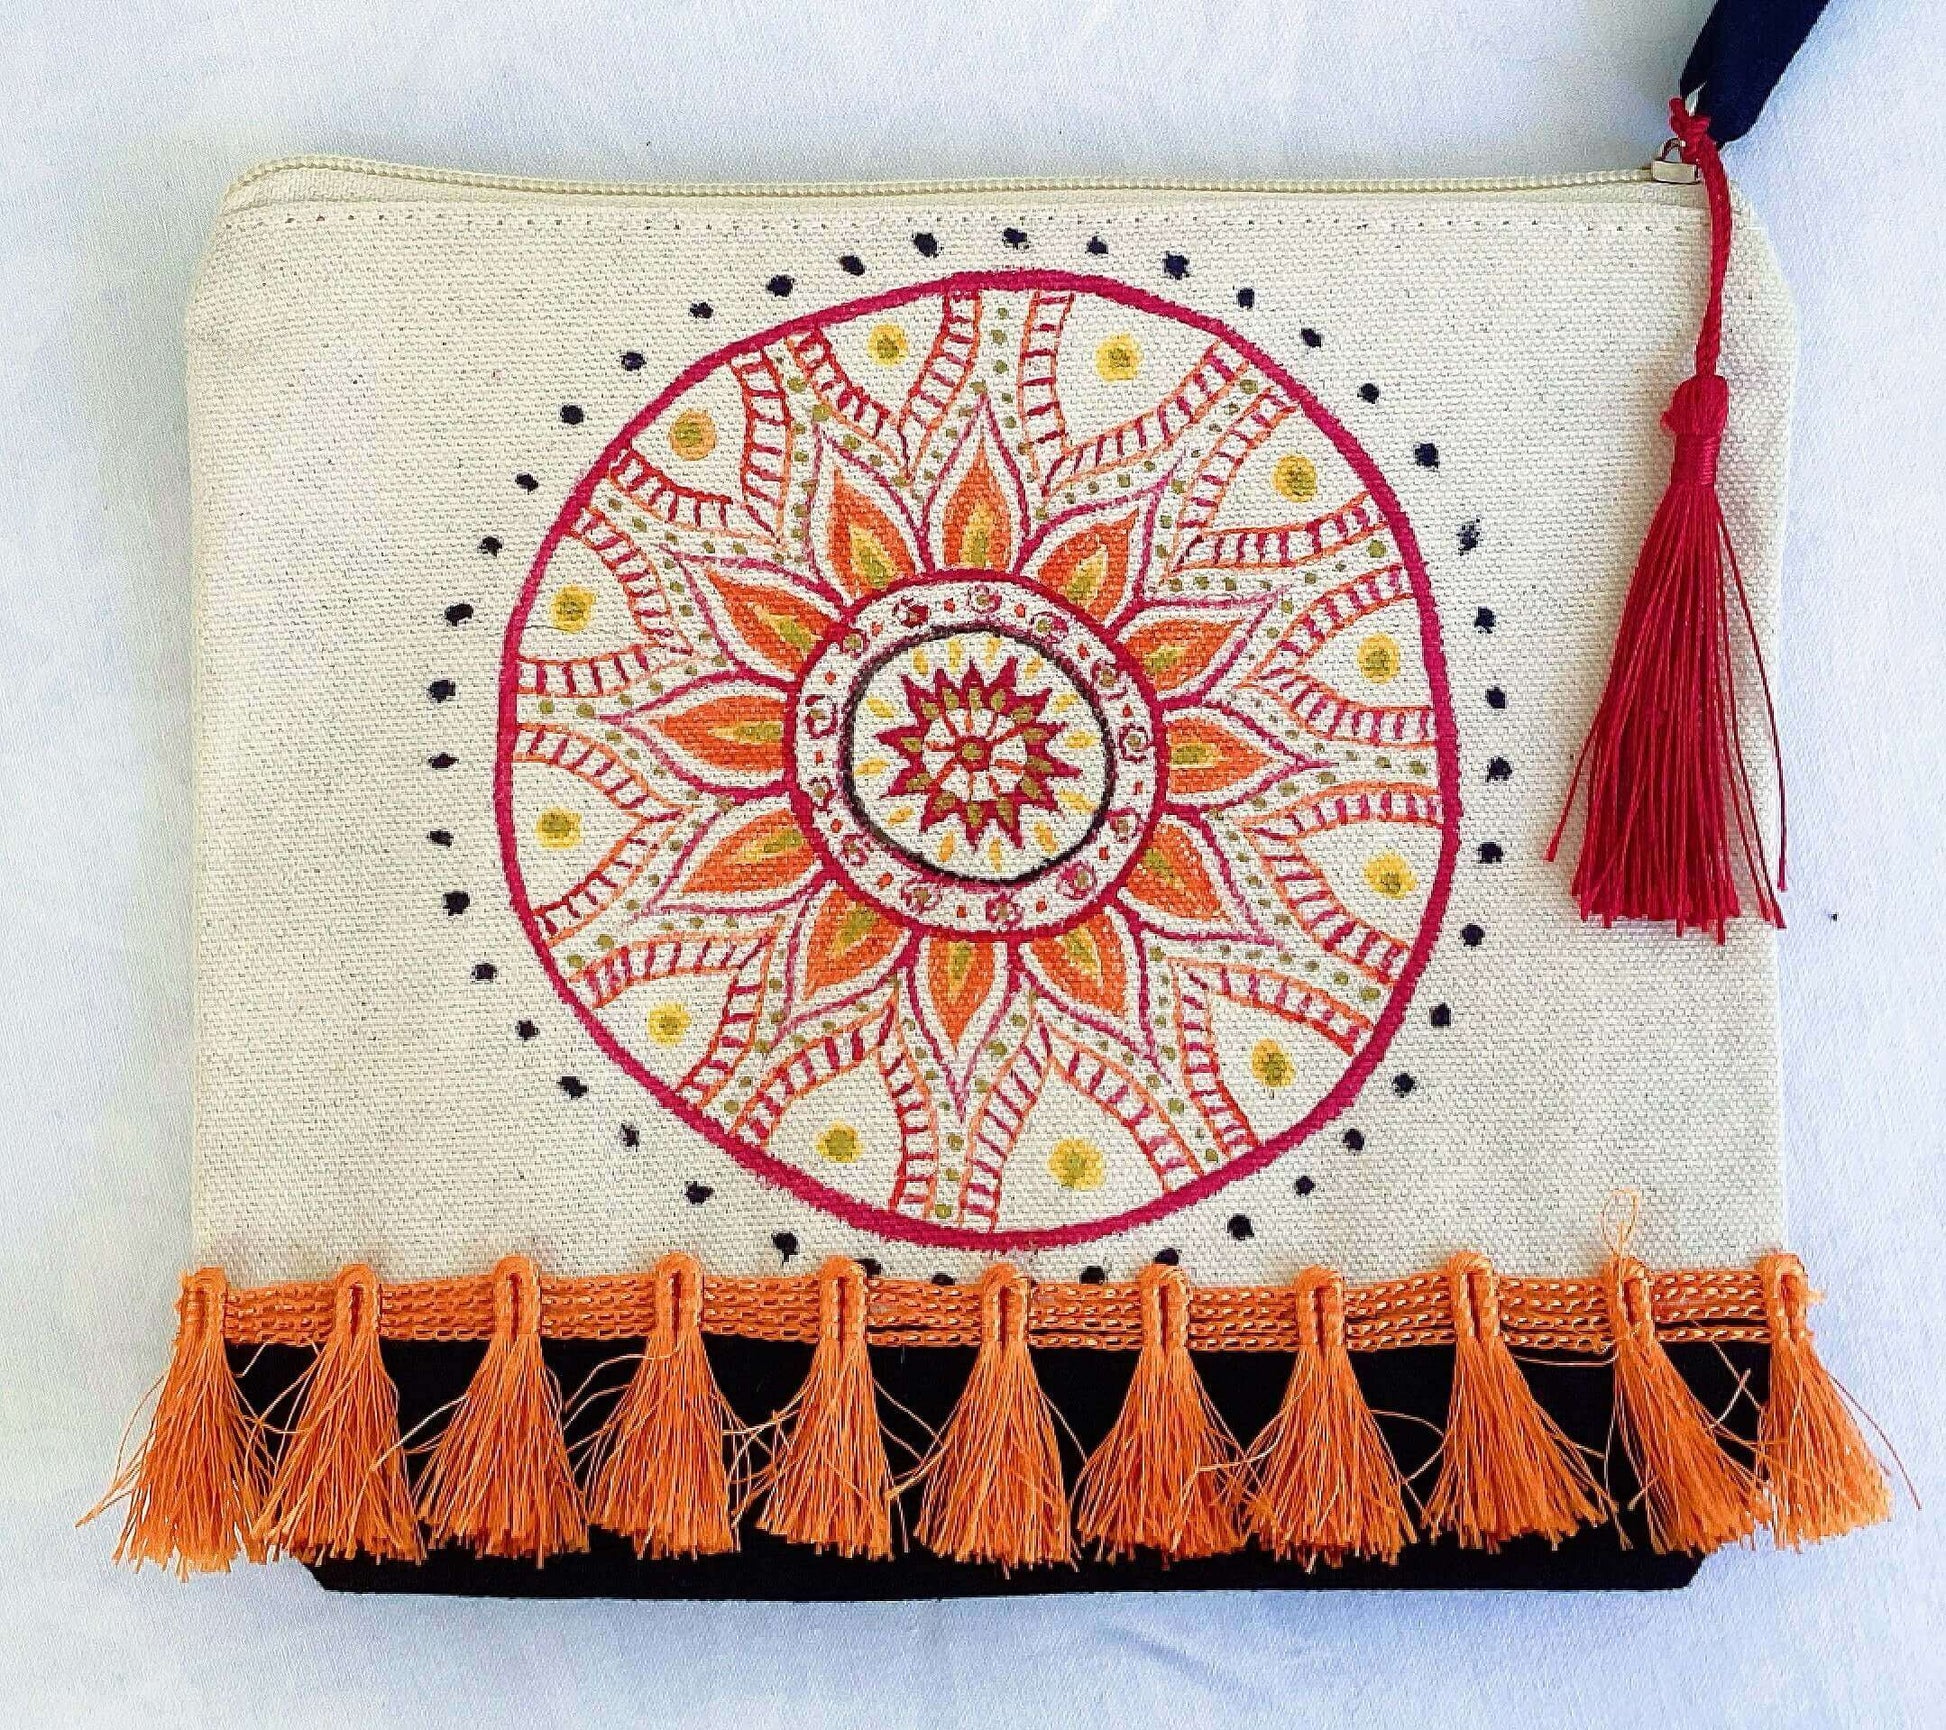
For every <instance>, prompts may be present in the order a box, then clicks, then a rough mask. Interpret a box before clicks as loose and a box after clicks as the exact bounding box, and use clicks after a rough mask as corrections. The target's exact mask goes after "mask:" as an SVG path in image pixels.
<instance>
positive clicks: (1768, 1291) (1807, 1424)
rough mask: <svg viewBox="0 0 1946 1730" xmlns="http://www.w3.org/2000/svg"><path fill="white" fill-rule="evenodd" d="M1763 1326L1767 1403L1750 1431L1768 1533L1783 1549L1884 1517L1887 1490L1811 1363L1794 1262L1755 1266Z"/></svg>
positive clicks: (1782, 1258)
mask: <svg viewBox="0 0 1946 1730" xmlns="http://www.w3.org/2000/svg"><path fill="white" fill-rule="evenodd" d="M1757 1274H1758V1277H1759V1278H1760V1279H1761V1280H1762V1281H1763V1288H1764V1308H1765V1310H1766V1312H1767V1315H1768V1320H1769V1324H1770V1398H1769V1399H1767V1400H1765V1401H1764V1410H1763V1416H1762V1418H1761V1419H1760V1420H1759V1422H1758V1426H1757V1463H1758V1467H1759V1469H1760V1470H1761V1472H1762V1475H1763V1481H1764V1494H1765V1498H1766V1500H1767V1502H1768V1504H1769V1511H1770V1532H1771V1536H1772V1537H1774V1538H1775V1539H1776V1540H1777V1542H1778V1543H1780V1544H1782V1545H1783V1546H1784V1547H1785V1548H1786V1549H1791V1550H1794V1549H1796V1548H1797V1547H1798V1546H1799V1545H1800V1544H1814V1543H1816V1542H1817V1541H1818V1540H1819V1539H1820V1538H1835V1537H1837V1536H1838V1535H1839V1534H1840V1533H1841V1532H1849V1531H1851V1530H1853V1529H1854V1528H1855V1527H1858V1526H1870V1525H1875V1524H1876V1523H1877V1522H1878V1521H1880V1520H1889V1519H1890V1518H1891V1517H1892V1490H1891V1486H1890V1485H1888V1484H1887V1483H1886V1481H1885V1474H1884V1473H1883V1472H1882V1471H1880V1470H1879V1466H1878V1461H1876V1460H1875V1459H1873V1458H1872V1451H1871V1449H1870V1448H1868V1447H1866V1445H1865V1438H1864V1437H1863V1436H1861V1435H1860V1434H1859V1433H1858V1426H1857V1425H1856V1424H1855V1423H1853V1422H1852V1417H1851V1413H1850V1412H1848V1411H1846V1410H1845V1401H1844V1396H1843V1395H1842V1394H1841V1393H1840V1392H1839V1391H1838V1384H1837V1383H1836V1382H1834V1381H1833V1380H1832V1379H1831V1372H1830V1371H1829V1370H1827V1369H1826V1368H1825V1367H1824V1365H1823V1364H1822V1363H1821V1362H1820V1361H1819V1359H1818V1353H1817V1347H1816V1346H1815V1345H1813V1344H1812V1341H1811V1325H1810V1322H1809V1320H1808V1317H1809V1314H1810V1308H1811V1288H1810V1285H1809V1282H1807V1281H1806V1279H1805V1277H1804V1265H1803V1263H1801V1262H1800V1261H1799V1260H1798V1259H1797V1257H1796V1256H1794V1255H1767V1256H1765V1257H1764V1258H1763V1259H1762V1260H1761V1261H1759V1262H1758V1263H1757Z"/></svg>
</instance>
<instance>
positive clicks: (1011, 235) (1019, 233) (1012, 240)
mask: <svg viewBox="0 0 1946 1730" xmlns="http://www.w3.org/2000/svg"><path fill="white" fill-rule="evenodd" d="M1000 238H1001V239H1002V240H1004V241H1005V242H1006V243H1007V244H1008V245H1009V246H1011V247H1013V248H1014V250H1015V251H1019V250H1020V249H1021V248H1022V247H1024V246H1026V244H1027V231H1026V230H1025V229H1023V228H1003V229H1001V231H1000Z"/></svg>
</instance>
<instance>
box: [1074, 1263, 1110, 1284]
mask: <svg viewBox="0 0 1946 1730" xmlns="http://www.w3.org/2000/svg"><path fill="white" fill-rule="evenodd" d="M1077 1277H1078V1278H1079V1279H1080V1281H1081V1283H1082V1284H1083V1285H1101V1284H1103V1283H1104V1282H1105V1281H1106V1280H1107V1278H1108V1273H1107V1270H1106V1269H1104V1268H1099V1267H1096V1266H1095V1265H1094V1264H1093V1263H1092V1262H1091V1263H1089V1265H1088V1266H1087V1267H1084V1268H1083V1269H1082V1270H1081V1272H1080V1274H1079V1275H1078V1276H1077Z"/></svg>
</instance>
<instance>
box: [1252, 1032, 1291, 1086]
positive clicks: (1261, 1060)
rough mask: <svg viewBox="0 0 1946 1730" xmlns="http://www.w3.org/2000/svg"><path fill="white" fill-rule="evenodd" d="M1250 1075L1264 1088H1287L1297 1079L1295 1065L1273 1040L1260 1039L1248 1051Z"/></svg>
mask: <svg viewBox="0 0 1946 1730" xmlns="http://www.w3.org/2000/svg"><path fill="white" fill-rule="evenodd" d="M1250 1073H1251V1074H1252V1075H1254V1076H1255V1077H1256V1078H1257V1079H1258V1080H1259V1081H1261V1082H1262V1083H1263V1084H1264V1086H1266V1087H1289V1086H1290V1084H1291V1083H1292V1082H1293V1081H1295V1080H1296V1079H1297V1065H1296V1064H1295V1063H1293V1062H1291V1059H1290V1053H1289V1052H1287V1051H1286V1050H1285V1049H1284V1048H1283V1047H1282V1046H1281V1045H1279V1044H1278V1043H1277V1041H1276V1040H1274V1039H1260V1040H1258V1041H1257V1043H1256V1044H1255V1045H1254V1046H1253V1047H1252V1048H1251V1051H1250Z"/></svg>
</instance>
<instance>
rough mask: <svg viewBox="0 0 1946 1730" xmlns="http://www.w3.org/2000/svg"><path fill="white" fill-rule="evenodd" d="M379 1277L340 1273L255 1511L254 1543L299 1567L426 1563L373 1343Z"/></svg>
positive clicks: (394, 1396)
mask: <svg viewBox="0 0 1946 1730" xmlns="http://www.w3.org/2000/svg"><path fill="white" fill-rule="evenodd" d="M378 1317H379V1286H378V1275H377V1274H375V1273H374V1272H373V1271H372V1270H371V1269H370V1268H369V1267H365V1266H363V1265H359V1266H355V1267H348V1268H346V1269H345V1270H344V1272H343V1273H341V1274H339V1275H338V1278H337V1281H336V1292H335V1304H334V1307H333V1314H332V1321H331V1332H330V1334H329V1336H328V1337H327V1338H326V1339H325V1342H324V1345H323V1346H322V1348H320V1350H319V1352H318V1355H317V1357H316V1359H315V1360H314V1361H313V1362H312V1365H311V1368H310V1370H309V1371H308V1372H307V1376H306V1383H307V1385H306V1387H305V1390H304V1403H303V1408H302V1410H301V1411H300V1412H299V1414H298V1419H297V1422H296V1424H295V1426H294V1427H293V1428H292V1430H291V1433H290V1438H289V1440H287V1441H286V1442H285V1443H284V1452H283V1457H282V1458H281V1459H280V1460H279V1461H278V1462H277V1474H276V1476H275V1477H274V1478H273V1479H272V1480H271V1484H270V1495H269V1497H268V1499H267V1500H266V1501H265V1503H264V1508H263V1512H262V1513H261V1514H259V1515H258V1517H257V1522H256V1526H255V1536H256V1538H257V1541H258V1542H259V1543H260V1544H262V1545H263V1546H264V1547H265V1549H266V1550H269V1551H281V1552H283V1553H284V1554H286V1555H291V1556H296V1557H297V1558H299V1560H301V1561H305V1562H315V1561H318V1560H320V1559H321V1558H324V1557H327V1556H345V1557H350V1556H361V1555H363V1556H377V1557H379V1558H381V1559H383V1560H388V1561H399V1562H418V1561H422V1560H424V1558H425V1553H426V1551H425V1545H424V1544H423V1543H422V1542H421V1541H420V1538H419V1522H418V1519H417V1517H416V1516H415V1515H414V1513H413V1510H412V1490H411V1487H410V1486H409V1485H408V1484H407V1483H406V1476H405V1449H404V1447H403V1445H402V1444H401V1443H400V1441H399V1395H398V1390H397V1389H396V1388H394V1387H393V1386H392V1379H391V1377H390V1376H388V1375H387V1374H386V1373H385V1362H384V1359H383V1358H382V1357H381V1356H380V1354H379V1344H378Z"/></svg>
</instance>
